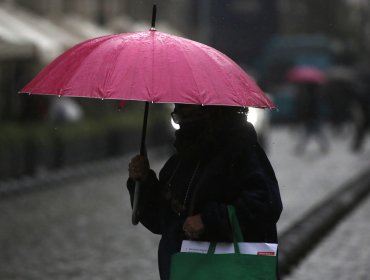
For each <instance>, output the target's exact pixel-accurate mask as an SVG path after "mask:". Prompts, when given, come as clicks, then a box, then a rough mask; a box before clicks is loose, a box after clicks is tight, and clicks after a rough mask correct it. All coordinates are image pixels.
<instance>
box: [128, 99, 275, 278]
mask: <svg viewBox="0 0 370 280" xmlns="http://www.w3.org/2000/svg"><path fill="white" fill-rule="evenodd" d="M247 111H248V109H247V108H243V107H237V106H201V105H186V104H175V109H174V111H173V113H172V118H173V120H174V122H176V123H178V124H179V125H180V129H179V130H177V131H176V135H175V136H176V139H175V143H174V146H175V148H176V152H175V154H174V155H172V156H171V157H170V158H169V159H168V161H167V162H166V163H165V165H164V166H163V168H162V169H161V170H160V172H159V176H158V177H157V175H156V174H155V172H154V171H153V170H151V169H150V164H149V161H148V159H147V157H145V156H143V155H138V156H135V157H134V158H133V159H132V160H131V162H130V163H129V179H128V181H127V187H128V190H129V192H130V195H131V199H132V200H133V196H134V188H135V181H140V183H141V196H140V201H139V202H138V203H139V208H138V209H139V221H140V222H141V223H142V224H143V225H144V226H145V227H146V228H147V229H148V230H150V231H151V232H153V233H155V234H160V235H161V236H162V238H161V241H160V244H159V249H158V257H159V259H158V262H159V272H160V277H161V279H162V280H167V279H169V274H170V264H171V256H172V255H173V254H175V253H177V252H179V251H180V248H181V243H182V240H184V239H190V240H202V241H217V242H231V241H232V231H231V227H230V224H229V220H228V214H227V205H233V206H234V207H235V209H236V213H237V216H238V219H239V221H240V224H241V228H242V231H243V234H244V238H245V241H246V242H267V243H277V230H276V223H277V221H278V219H279V217H280V214H281V211H282V202H281V198H280V193H279V187H278V182H277V180H276V177H275V174H274V170H273V168H272V166H271V164H270V162H269V160H268V158H267V156H266V154H265V153H264V151H263V149H262V148H261V147H260V145H259V143H258V142H257V136H256V132H255V130H254V128H253V126H252V125H251V124H250V123H248V122H247V121H246V114H247ZM277 278H278V276H277Z"/></svg>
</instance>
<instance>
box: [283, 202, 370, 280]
mask: <svg viewBox="0 0 370 280" xmlns="http://www.w3.org/2000/svg"><path fill="white" fill-rule="evenodd" d="M369 213H370V197H368V198H367V199H366V200H365V201H364V202H363V203H362V204H361V205H360V206H359V207H358V208H357V209H356V210H355V211H354V212H353V213H351V214H350V215H349V216H348V217H347V218H346V219H345V220H344V221H342V222H341V223H340V224H339V225H338V226H337V227H336V228H335V230H334V231H333V232H332V233H331V234H330V235H328V236H327V237H326V238H325V239H324V240H323V241H322V242H321V243H320V244H318V246H317V248H316V249H315V250H314V251H313V252H311V254H310V255H309V256H308V257H307V259H305V261H304V262H303V263H302V264H301V265H299V266H298V267H297V268H296V269H295V270H294V271H293V273H292V274H291V275H290V276H288V277H286V278H284V279H285V280H313V279H315V280H316V279H326V280H331V279H333V280H349V279H354V280H368V279H369V278H370V277H369V275H370V266H369V264H370V250H369V245H370V234H369V233H370V223H369V222H368V220H369V219H368V218H369Z"/></svg>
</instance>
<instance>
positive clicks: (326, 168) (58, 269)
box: [0, 127, 370, 280]
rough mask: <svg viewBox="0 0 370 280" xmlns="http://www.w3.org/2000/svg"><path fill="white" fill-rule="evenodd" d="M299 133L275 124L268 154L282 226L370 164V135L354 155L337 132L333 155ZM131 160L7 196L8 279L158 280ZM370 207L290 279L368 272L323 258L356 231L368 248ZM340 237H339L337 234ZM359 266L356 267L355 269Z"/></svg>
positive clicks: (0, 231)
mask: <svg viewBox="0 0 370 280" xmlns="http://www.w3.org/2000/svg"><path fill="white" fill-rule="evenodd" d="M296 139H297V135H296V132H295V131H293V130H290V129H288V128H285V127H282V128H274V129H273V131H272V133H271V135H270V140H269V142H270V143H269V147H268V151H269V152H268V155H269V157H270V160H271V163H272V165H273V167H274V168H275V172H276V175H277V178H278V180H279V183H280V189H281V195H282V199H283V203H284V212H283V215H282V216H281V219H280V222H279V224H278V229H279V232H280V233H283V232H284V230H285V229H287V228H288V227H289V226H290V225H291V224H292V223H293V222H294V221H296V220H298V219H299V218H300V217H301V216H302V215H303V214H304V213H305V212H307V211H308V210H309V209H311V207H314V206H315V204H317V203H318V202H320V201H321V200H322V199H324V198H326V197H328V196H330V194H331V193H332V192H334V191H335V190H336V189H337V188H338V187H339V186H340V185H342V184H343V183H344V182H345V181H347V180H349V179H350V178H352V177H354V176H356V175H357V174H359V173H361V172H362V171H364V170H366V168H369V167H370V164H369V159H370V143H369V142H370V141H369V140H368V142H367V143H366V144H367V145H366V147H365V149H364V151H363V153H359V154H352V153H351V152H350V151H349V148H348V147H349V140H350V139H349V138H339V137H333V136H332V137H331V149H330V151H329V152H328V153H327V154H321V153H320V152H319V151H317V147H316V146H315V144H314V143H311V144H310V146H309V147H308V151H307V153H306V154H304V155H302V156H297V155H295V154H294V153H293V146H294V144H295V141H296ZM149 156H150V159H151V165H152V168H153V169H154V170H156V171H158V170H159V168H160V166H161V164H162V163H163V160H164V159H165V158H163V157H161V156H159V155H158V153H156V154H154V155H151V154H149ZM128 160H129V156H127V157H123V158H122V159H120V161H121V162H122V171H120V172H104V170H100V171H97V172H96V174H93V176H91V177H89V178H85V179H83V180H80V181H77V182H73V183H68V184H67V183H66V184H65V185H64V186H62V187H57V188H50V189H48V190H44V189H43V190H39V191H35V192H30V193H26V194H23V195H19V196H11V197H7V198H4V199H1V200H0V262H1V265H0V279H2V280H10V279H12V280H13V279H22V280H23V279H27V280H32V279H35V280H36V279H37V280H42V279H73V280H83V279H91V280H92V279H129V280H136V279H138V280H139V279H140V280H158V279H159V277H158V272H157V263H156V257H157V256H156V247H157V244H158V240H159V239H158V236H155V235H153V234H151V233H150V232H148V231H147V230H145V228H143V227H142V226H141V225H139V226H133V225H131V210H130V207H129V197H128V194H127V192H126V189H125V181H126V178H127V171H126V170H127V167H126V166H127V163H128ZM368 212H369V200H367V201H366V202H365V203H364V204H363V205H362V206H361V207H359V208H358V209H356V211H354V213H353V214H351V215H350V216H349V217H348V218H346V221H344V222H343V223H342V224H341V225H340V226H339V227H338V230H336V231H335V232H333V233H332V234H331V235H330V236H329V237H328V238H329V239H328V240H325V241H324V243H323V246H321V247H322V248H321V249H322V250H324V251H317V250H316V251H314V252H313V253H312V255H311V256H309V257H308V258H307V265H308V266H307V267H304V266H303V265H304V264H305V263H306V262H303V264H302V267H300V268H299V269H298V270H297V271H296V272H295V273H296V274H294V273H292V274H291V275H290V277H289V280H293V279H343V280H344V279H365V278H357V277H355V278H353V277H349V278H338V277H335V275H336V273H334V272H330V270H335V269H337V267H338V266H335V265H323V264H322V263H320V261H318V259H319V260H320V259H322V258H325V259H328V256H330V254H337V252H338V251H336V250H338V246H343V247H342V248H343V249H344V251H345V252H348V249H346V247H345V246H344V245H343V244H345V243H344V239H346V237H347V236H348V235H351V236H352V235H353V236H355V237H356V239H355V240H354V241H351V242H352V243H351V244H352V245H353V247H352V248H353V249H354V250H356V252H358V251H361V249H363V247H362V245H361V244H360V245H358V243H361V242H365V243H363V244H366V243H367V244H368V243H369V239H368V237H367V236H368V235H367V234H366V233H368V231H369V227H368V226H367V227H366V226H365V225H363V226H355V224H356V225H358V224H360V223H361V221H363V220H365V219H366V217H367V213H368ZM356 221H357V223H356ZM333 238H334V239H335V240H336V241H337V242H338V243H337V242H334V241H330V240H333ZM355 243H356V244H357V245H356V244H355ZM337 245H338V246H337ZM356 246H357V247H356ZM339 251H340V250H339ZM367 252H368V250H367ZM344 255H345V254H344ZM362 256H363V258H362V259H363V264H366V262H365V261H366V260H368V261H370V256H369V254H368V253H363V254H362ZM366 258H367V259H366ZM339 259H340V261H339V262H345V261H346V259H345V258H339ZM330 263H331V262H330ZM337 263H338V262H337ZM339 265H340V263H339ZM359 265H360V264H359ZM356 267H357V266H351V267H350V268H349V269H351V271H354V270H355V268H356ZM320 270H321V274H320V275H326V276H325V277H324V276H323V277H318V275H316V277H311V278H309V277H306V278H304V277H302V275H304V274H306V275H307V274H308V271H309V272H312V271H320ZM325 273H326V274H325Z"/></svg>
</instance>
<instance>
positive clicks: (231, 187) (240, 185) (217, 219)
mask: <svg viewBox="0 0 370 280" xmlns="http://www.w3.org/2000/svg"><path fill="white" fill-rule="evenodd" d="M230 172H231V175H230V177H229V178H230V180H229V182H230V183H229V184H228V185H227V186H225V191H226V192H227V191H234V192H235V193H236V194H235V198H234V199H233V201H231V202H224V203H223V202H215V201H209V202H208V203H207V204H206V205H205V206H204V207H203V209H202V212H201V216H202V219H203V222H204V224H205V227H206V231H208V232H219V233H218V238H221V239H226V240H230V239H231V236H232V234H231V228H230V225H229V221H228V213H227V204H232V205H234V206H235V208H236V212H237V216H238V219H239V222H240V224H241V227H242V229H243V232H244V236H245V238H246V239H247V240H253V241H262V240H274V239H276V237H275V236H276V223H277V221H278V219H279V217H280V214H281V211H282V203H281V198H280V193H279V187H278V183H277V180H276V178H275V174H274V171H273V169H272V167H271V165H270V162H269V160H268V159H267V156H266V155H265V153H264V151H263V150H262V148H261V147H260V146H259V145H258V144H257V145H254V146H253V147H252V148H251V149H249V150H248V154H247V155H245V156H242V157H239V159H238V160H237V161H236V162H235V163H234V164H233V166H232V169H231V170H230Z"/></svg>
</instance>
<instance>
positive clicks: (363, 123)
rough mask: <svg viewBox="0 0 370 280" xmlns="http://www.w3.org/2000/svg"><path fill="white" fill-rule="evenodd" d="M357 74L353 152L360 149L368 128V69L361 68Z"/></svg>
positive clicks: (369, 93)
mask: <svg viewBox="0 0 370 280" xmlns="http://www.w3.org/2000/svg"><path fill="white" fill-rule="evenodd" d="M359 74H360V75H359V90H358V92H357V94H356V95H355V98H354V101H353V106H352V111H353V113H352V116H353V123H354V135H353V139H352V143H351V148H352V151H354V152H359V151H361V150H362V148H363V146H364V143H365V138H366V134H367V133H368V131H369V130H370V81H369V75H370V70H369V69H368V68H367V67H366V68H361V69H360V70H359Z"/></svg>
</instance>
